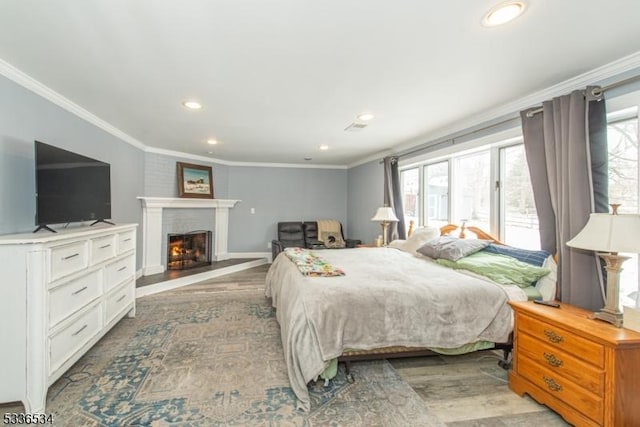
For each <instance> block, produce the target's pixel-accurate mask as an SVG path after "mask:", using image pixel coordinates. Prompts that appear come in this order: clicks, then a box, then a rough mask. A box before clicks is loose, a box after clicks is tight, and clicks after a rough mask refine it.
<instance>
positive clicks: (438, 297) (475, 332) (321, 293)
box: [265, 248, 527, 411]
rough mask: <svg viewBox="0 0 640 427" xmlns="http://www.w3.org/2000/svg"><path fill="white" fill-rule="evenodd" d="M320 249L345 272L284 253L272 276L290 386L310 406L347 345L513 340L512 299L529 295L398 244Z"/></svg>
mask: <svg viewBox="0 0 640 427" xmlns="http://www.w3.org/2000/svg"><path fill="white" fill-rule="evenodd" d="M321 253H322V257H323V258H325V259H326V261H327V262H329V263H330V264H334V265H339V266H340V267H341V268H342V269H344V272H345V273H346V275H344V276H338V277H310V276H304V275H302V274H300V271H299V270H298V268H297V267H296V266H295V264H294V263H293V262H292V261H291V260H290V259H289V258H288V257H287V256H278V257H276V259H275V260H274V262H273V264H272V265H271V267H270V269H269V271H268V272H267V277H266V281H265V295H266V296H267V297H271V298H272V305H273V307H275V308H276V318H277V320H278V323H279V324H280V332H281V334H280V336H281V339H282V346H283V350H284V356H285V361H286V364H287V373H288V375H289V381H290V383H291V388H292V389H293V391H294V393H295V394H296V396H297V397H298V399H299V407H300V408H302V409H304V410H307V411H308V410H309V409H310V408H311V402H310V397H309V391H308V389H307V383H308V382H309V381H311V380H312V379H314V378H317V377H318V376H319V375H320V374H321V373H322V372H323V371H324V369H325V368H326V367H327V365H328V363H329V362H330V361H331V360H332V359H334V358H336V357H338V356H340V355H341V354H343V353H344V352H345V350H346V349H356V350H371V349H376V348H385V347H391V346H407V347H441V348H446V349H451V348H457V347H460V346H462V345H464V344H468V343H475V342H477V341H490V342H507V341H508V339H509V333H510V332H511V330H512V314H511V308H510V307H509V305H508V304H507V302H508V301H509V299H515V300H520V301H525V300H526V299H527V298H526V295H525V294H524V292H522V290H521V289H520V288H518V287H517V286H513V287H512V290H513V292H514V294H511V293H510V292H508V291H507V289H506V288H505V287H503V286H501V285H498V284H496V283H493V282H489V281H487V280H483V279H479V278H477V277H472V276H469V275H467V274H462V273H460V272H458V271H456V270H451V269H448V268H446V267H443V266H440V265H438V264H436V263H434V262H433V261H431V260H429V259H426V258H420V257H418V256H414V255H411V254H409V253H406V252H402V251H399V250H396V249H392V248H358V249H341V250H335V251H333V250H327V251H322V252H321Z"/></svg>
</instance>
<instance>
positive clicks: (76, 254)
mask: <svg viewBox="0 0 640 427" xmlns="http://www.w3.org/2000/svg"><path fill="white" fill-rule="evenodd" d="M77 256H80V254H79V253H78V252H76V253H75V254H71V255H67V256H65V257H62V260H63V261H66V260H68V259H71V258H75V257H77Z"/></svg>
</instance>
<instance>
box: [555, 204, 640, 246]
mask: <svg viewBox="0 0 640 427" xmlns="http://www.w3.org/2000/svg"><path fill="white" fill-rule="evenodd" d="M567 246H571V247H572V248H579V249H590V250H593V251H598V252H633V253H640V215H636V214H617V215H612V214H608V213H592V214H591V215H590V216H589V221H587V224H586V225H585V226H584V228H583V229H582V231H580V232H579V233H578V234H577V235H576V236H575V237H574V238H573V239H571V240H569V241H568V242H567Z"/></svg>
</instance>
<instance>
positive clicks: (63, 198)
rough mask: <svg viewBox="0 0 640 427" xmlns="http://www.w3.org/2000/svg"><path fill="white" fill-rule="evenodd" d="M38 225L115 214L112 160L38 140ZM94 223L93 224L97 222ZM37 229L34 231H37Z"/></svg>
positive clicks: (36, 167) (87, 219)
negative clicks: (112, 204)
mask: <svg viewBox="0 0 640 427" xmlns="http://www.w3.org/2000/svg"><path fill="white" fill-rule="evenodd" d="M35 163H36V164H35V169H36V225H37V226H38V228H37V229H36V230H35V231H38V230H40V229H42V228H45V229H48V230H50V231H55V230H53V229H51V228H50V227H48V225H52V224H63V223H71V222H82V221H94V222H93V224H95V223H97V222H109V221H106V220H107V219H109V218H111V167H110V165H109V163H105V162H101V161H99V160H95V159H92V158H89V157H86V156H82V155H80V154H77V153H73V152H71V151H67V150H63V149H62V148H58V147H54V146H53V145H49V144H45V143H43V142H40V141H35ZM93 224H91V225H93ZM35 231H34V232H35Z"/></svg>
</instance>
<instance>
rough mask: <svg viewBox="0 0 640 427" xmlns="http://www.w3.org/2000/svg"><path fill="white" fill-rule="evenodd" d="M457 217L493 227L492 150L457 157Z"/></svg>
mask: <svg viewBox="0 0 640 427" xmlns="http://www.w3.org/2000/svg"><path fill="white" fill-rule="evenodd" d="M454 165H455V169H454V173H453V180H454V181H453V182H454V183H453V206H452V209H453V212H452V213H453V220H454V223H455V224H461V223H462V222H465V223H466V224H467V225H474V226H476V227H478V228H481V229H482V230H485V231H490V230H491V222H490V214H491V208H490V206H491V184H490V183H491V176H490V174H491V159H490V153H489V151H488V150H487V151H481V152H479V153H474V154H468V155H466V156H461V157H457V158H455V159H454Z"/></svg>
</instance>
